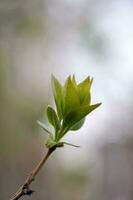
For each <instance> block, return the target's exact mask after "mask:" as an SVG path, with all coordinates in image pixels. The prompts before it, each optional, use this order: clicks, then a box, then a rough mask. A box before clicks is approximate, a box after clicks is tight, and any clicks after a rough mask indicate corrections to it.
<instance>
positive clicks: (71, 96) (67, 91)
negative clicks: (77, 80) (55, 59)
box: [63, 76, 80, 116]
mask: <svg viewBox="0 0 133 200" xmlns="http://www.w3.org/2000/svg"><path fill="white" fill-rule="evenodd" d="M63 94H64V98H63V100H64V104H63V105H64V113H63V115H64V116H66V115H67V114H68V113H69V112H70V111H71V110H73V108H75V107H79V106H80V101H79V96H78V93H77V90H76V87H75V85H74V83H73V82H72V80H71V77H70V76H69V77H68V78H67V81H66V83H65V86H64V92H63Z"/></svg>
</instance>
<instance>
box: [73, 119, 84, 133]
mask: <svg viewBox="0 0 133 200" xmlns="http://www.w3.org/2000/svg"><path fill="white" fill-rule="evenodd" d="M84 122H85V118H83V119H81V120H80V121H79V122H77V123H76V124H75V125H74V126H72V127H71V130H72V131H77V130H79V129H80V128H81V127H82V126H83V124H84Z"/></svg>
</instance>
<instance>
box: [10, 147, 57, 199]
mask: <svg viewBox="0 0 133 200" xmlns="http://www.w3.org/2000/svg"><path fill="white" fill-rule="evenodd" d="M56 148H57V146H54V147H52V148H50V149H48V151H47V154H46V155H45V157H44V158H43V159H42V160H41V161H40V162H39V163H38V165H37V166H36V167H35V169H34V170H33V171H32V172H31V173H30V175H29V176H28V177H27V179H26V181H25V182H24V184H23V185H22V186H21V187H20V188H19V189H18V191H17V192H16V193H15V194H14V195H13V197H11V199H10V200H18V199H20V198H21V197H22V196H24V195H27V196H30V195H32V193H33V192H34V191H33V190H31V189H30V184H31V183H32V182H33V181H34V180H35V176H36V175H37V174H38V173H39V171H40V169H41V168H42V166H43V165H44V163H45V162H46V161H47V159H48V158H49V156H50V155H51V154H52V153H53V152H54V151H55V150H56Z"/></svg>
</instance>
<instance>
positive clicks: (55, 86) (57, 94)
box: [51, 76, 63, 120]
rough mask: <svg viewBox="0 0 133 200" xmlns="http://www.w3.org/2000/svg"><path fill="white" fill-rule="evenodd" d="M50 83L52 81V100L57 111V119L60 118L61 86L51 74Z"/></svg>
mask: <svg viewBox="0 0 133 200" xmlns="http://www.w3.org/2000/svg"><path fill="white" fill-rule="evenodd" d="M51 83H52V89H53V94H54V100H55V104H56V108H57V113H58V116H59V119H60V120H61V119H62V104H63V97H62V95H63V94H62V92H63V91H62V90H63V89H62V86H61V84H60V83H59V81H58V80H57V79H56V78H55V77H54V76H52V78H51Z"/></svg>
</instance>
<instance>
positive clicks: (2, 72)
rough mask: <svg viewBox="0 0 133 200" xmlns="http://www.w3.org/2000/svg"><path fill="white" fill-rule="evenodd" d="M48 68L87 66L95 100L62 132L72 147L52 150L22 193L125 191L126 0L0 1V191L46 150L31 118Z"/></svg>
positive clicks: (130, 77) (128, 148)
mask: <svg viewBox="0 0 133 200" xmlns="http://www.w3.org/2000/svg"><path fill="white" fill-rule="evenodd" d="M52 73H53V74H54V75H55V76H56V77H58V79H59V80H60V81H61V82H62V83H63V81H64V80H65V79H66V77H67V76H68V75H69V74H75V75H76V77H77V80H78V81H81V80H83V79H84V78H85V77H86V76H88V75H91V76H92V77H94V83H93V87H92V101H93V102H94V103H96V102H102V103H103V104H102V106H101V107H99V108H98V109H97V110H96V111H95V112H93V113H91V114H90V115H89V116H88V118H87V120H86V123H85V125H84V126H83V128H82V129H81V130H79V131H77V132H70V133H69V134H68V135H67V136H66V138H65V139H66V141H67V142H70V143H74V144H77V145H80V146H81V147H80V148H73V147H68V146H65V148H62V149H58V150H57V151H56V152H54V154H53V155H52V156H51V158H50V159H49V161H48V162H47V164H46V165H45V167H44V168H43V169H42V171H41V172H40V174H39V175H38V177H37V179H36V182H35V183H34V184H33V185H32V188H33V189H34V190H35V191H36V192H35V193H34V195H33V196H32V198H31V199H33V200H35V199H36V200H42V199H49V200H53V199H54V200H56V199H58V200H66V199H70V200H88V199H91V200H131V199H133V105H132V102H133V93H132V92H133V1H132V0H126V1H125V0H111V1H109V0H106V1H105V0H38V1H35V0H23V1H21V0H4V1H2V0H1V1H0V199H1V200H6V199H9V197H11V195H12V194H13V193H14V192H15V191H16V190H17V189H18V187H19V186H20V185H21V184H22V183H23V181H24V180H25V178H26V176H27V174H28V173H29V172H30V171H31V169H33V168H34V166H35V165H36V163H37V162H38V161H39V160H40V159H41V158H42V156H43V155H44V154H45V153H46V148H45V141H46V134H45V133H44V132H43V131H42V130H41V129H40V128H39V127H38V125H37V124H36V120H37V119H42V118H43V119H44V121H46V118H45V113H44V112H42V110H45V107H46V105H47V104H53V97H52V92H51V85H50V78H51V74H52ZM25 199H26V198H25ZM27 199H28V198H27Z"/></svg>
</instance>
